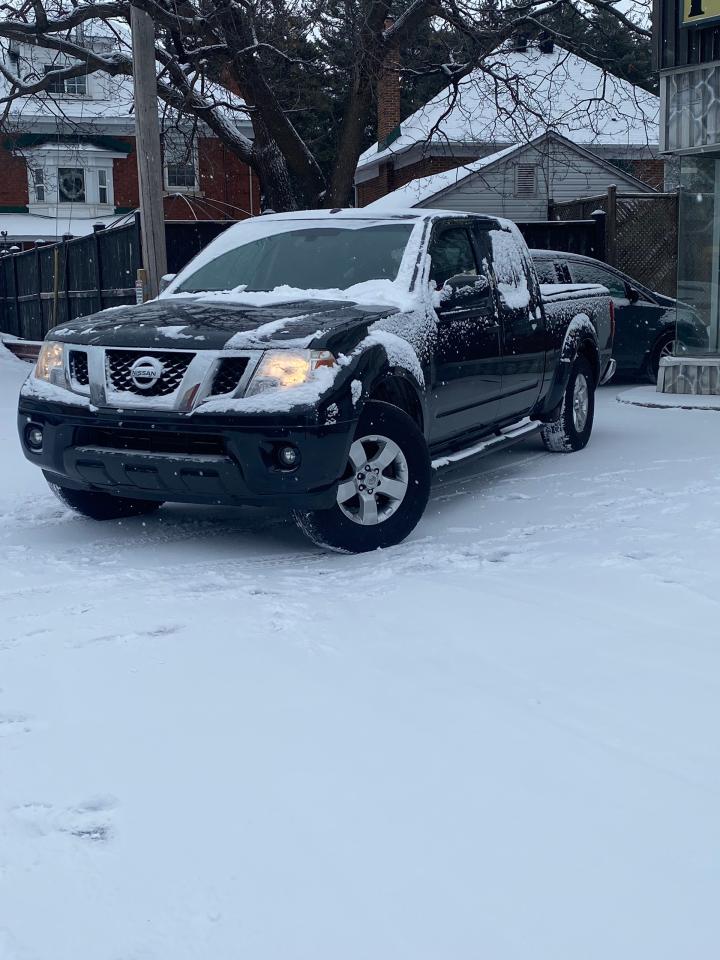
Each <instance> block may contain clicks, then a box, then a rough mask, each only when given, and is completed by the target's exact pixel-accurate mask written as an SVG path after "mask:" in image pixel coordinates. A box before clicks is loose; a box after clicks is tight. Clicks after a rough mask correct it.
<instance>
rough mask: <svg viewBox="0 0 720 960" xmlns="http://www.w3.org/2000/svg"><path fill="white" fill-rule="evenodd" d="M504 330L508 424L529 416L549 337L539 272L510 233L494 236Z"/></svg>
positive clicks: (494, 232) (503, 411) (504, 231)
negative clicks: (536, 274)
mask: <svg viewBox="0 0 720 960" xmlns="http://www.w3.org/2000/svg"><path fill="white" fill-rule="evenodd" d="M489 237H490V243H491V245H492V262H493V272H494V275H495V281H496V288H497V297H498V308H499V314H500V322H501V326H502V331H501V342H502V399H501V401H500V417H501V419H502V420H510V419H520V418H522V417H524V416H527V414H528V413H530V411H531V410H532V408H533V407H534V405H535V403H536V402H537V399H538V396H539V395H540V389H541V386H542V381H543V375H544V373H545V350H546V343H547V337H546V331H545V319H544V314H543V310H542V301H541V299H540V288H539V286H538V283H537V278H536V276H535V269H534V267H533V265H532V261H531V260H530V255H529V254H528V252H527V251H526V249H525V248H524V243H521V241H520V240H518V239H516V237H515V236H514V234H513V233H512V232H511V231H510V230H508V229H505V228H502V227H501V228H499V229H498V228H496V229H491V230H490V231H489Z"/></svg>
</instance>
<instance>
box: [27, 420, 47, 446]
mask: <svg viewBox="0 0 720 960" xmlns="http://www.w3.org/2000/svg"><path fill="white" fill-rule="evenodd" d="M25 440H26V441H27V445H28V446H29V447H30V449H31V450H41V449H42V444H43V432H42V427H35V426H33V425H32V424H31V425H30V426H29V427H27V429H26V430H25Z"/></svg>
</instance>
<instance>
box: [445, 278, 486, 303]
mask: <svg viewBox="0 0 720 960" xmlns="http://www.w3.org/2000/svg"><path fill="white" fill-rule="evenodd" d="M489 298H490V284H489V282H488V279H487V277H486V276H484V275H483V274H476V273H459V274H458V275H457V276H455V277H450V279H449V280H446V281H445V283H444V285H443V287H442V289H441V290H440V310H453V309H457V308H458V307H463V306H466V305H467V306H475V305H476V304H477V303H479V302H480V303H482V302H483V301H485V300H488V299H489Z"/></svg>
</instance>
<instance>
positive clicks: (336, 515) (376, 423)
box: [294, 400, 431, 553]
mask: <svg viewBox="0 0 720 960" xmlns="http://www.w3.org/2000/svg"><path fill="white" fill-rule="evenodd" d="M375 436H378V437H381V438H386V439H387V440H389V441H392V443H393V444H395V445H396V446H397V447H398V448H399V451H400V454H401V458H402V459H401V458H398V461H397V462H401V464H402V479H401V483H402V484H403V485H405V486H406V489H405V493H404V496H403V497H402V499H401V500H400V501H399V505H398V506H396V507H392V501H386V500H385V499H384V498H385V495H384V493H383V491H382V489H380V487H381V483H378V485H377V487H373V488H372V493H370V491H367V490H366V494H365V495H366V496H372V498H373V499H374V500H375V501H376V503H377V504H378V505H379V506H378V507H376V508H375V509H376V510H378V512H380V511H382V509H383V506H382V505H383V504H387V506H386V509H387V508H389V509H394V512H392V513H391V514H390V515H389V516H387V517H386V518H385V519H382V520H380V521H379V522H375V523H372V524H370V525H365V524H363V523H362V522H360V521H359V520H353V519H350V517H349V516H348V515H347V513H346V512H344V511H343V509H342V508H341V506H340V505H339V503H336V504H335V505H334V506H333V507H331V508H330V509H329V510H310V511H302V512H301V511H295V514H294V516H295V520H296V522H297V524H298V526H299V527H300V529H301V530H302V531H303V533H305V534H306V535H307V536H308V537H309V538H310V539H311V540H312V541H313V543H315V544H317V545H318V546H321V547H329V548H330V549H332V550H337V551H340V552H342V553H364V552H366V551H368V550H377V549H378V547H392V546H394V545H395V544H397V543H400V542H402V541H403V540H404V539H405V537H407V536H408V535H409V534H410V533H411V532H412V531H413V530H414V529H415V527H416V526H417V524H418V522H419V520H420V518H421V517H422V515H423V513H424V512H425V507H426V506H427V502H428V497H429V496H430V475H431V466H430V452H429V450H428V446H427V443H426V442H425V437H424V436H423V435H422V433H421V432H420V430H419V429H418V427H417V425H416V424H415V422H414V421H413V420H412V419H411V418H410V417H409V416H408V415H407V414H406V413H405V412H404V411H402V410H400V409H399V408H398V407H395V406H393V405H392V404H389V403H381V402H380V401H378V400H373V401H371V402H369V403H368V404H366V406H365V409H364V410H363V413H362V416H361V417H360V420H359V422H358V425H357V429H356V431H355V439H354V441H353V444H355V443H357V442H358V441H361V440H366V441H369V442H370V444H372V442H373V440H372V438H373V437H375ZM382 450H383V446H382V445H379V446H378V452H381V451H382ZM351 456H352V451H351ZM368 459H370V458H368ZM355 469H356V468H354V467H353V465H352V463H351V462H350V460H349V461H348V466H347V469H346V471H345V474H344V475H343V477H341V483H343V482H344V483H348V484H354V483H355V481H356V478H357V477H358V476H359V475H357V474H356V472H355ZM394 469H395V463H393V464H391V465H390V466H389V467H385V468H382V470H381V472H380V474H379V477H380V480H381V481H384V482H386V484H387V481H388V480H390V481H392V480H393V477H388V476H386V475H385V471H386V470H394ZM363 476H364V475H363ZM375 482H377V481H375ZM338 496H340V494H338ZM356 499H357V501H358V502H359V495H358V497H357V498H356ZM352 504H353V500H352V499H350V500H348V501H347V502H346V509H347V510H349V511H350V512H352V511H353V509H354V508H353V506H352Z"/></svg>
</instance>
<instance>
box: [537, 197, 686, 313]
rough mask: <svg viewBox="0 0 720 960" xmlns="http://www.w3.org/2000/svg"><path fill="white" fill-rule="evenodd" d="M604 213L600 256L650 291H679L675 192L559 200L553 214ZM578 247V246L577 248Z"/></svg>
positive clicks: (570, 217)
mask: <svg viewBox="0 0 720 960" xmlns="http://www.w3.org/2000/svg"><path fill="white" fill-rule="evenodd" d="M595 211H601V212H602V213H604V214H605V254H604V256H603V257H601V258H600V259H603V260H605V262H606V263H609V264H611V266H614V267H617V268H618V269H619V270H623V271H624V272H625V273H627V274H629V275H630V276H631V277H633V278H634V279H635V280H638V281H640V283H642V284H644V285H645V286H646V287H649V288H650V289H651V290H657V291H658V292H659V293H664V294H666V295H667V296H669V297H674V296H675V293H676V290H677V255H678V233H677V223H678V195H677V193H630V194H626V193H617V191H616V190H615V188H614V187H610V188H609V189H608V192H607V193H605V194H601V195H600V196H596V197H583V198H582V199H580V200H569V201H567V202H565V203H557V204H555V205H554V206H553V208H552V216H553V217H554V218H557V220H560V221H565V222H567V221H574V220H576V219H578V218H583V217H587V216H589V215H590V214H592V213H594V212H595ZM578 252H579V251H578Z"/></svg>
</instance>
